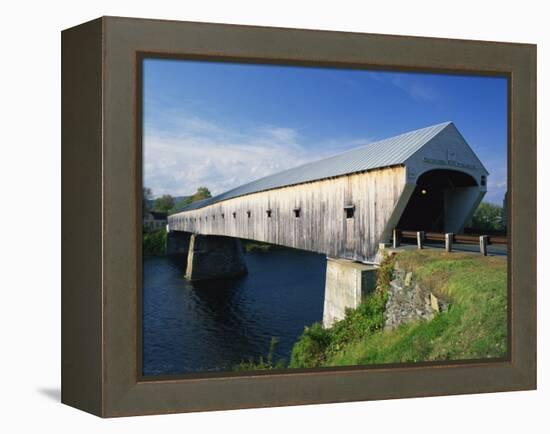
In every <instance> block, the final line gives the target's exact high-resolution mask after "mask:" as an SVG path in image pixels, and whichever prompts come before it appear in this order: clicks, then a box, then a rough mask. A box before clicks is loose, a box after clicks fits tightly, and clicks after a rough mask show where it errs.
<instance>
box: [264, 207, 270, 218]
mask: <svg viewBox="0 0 550 434" xmlns="http://www.w3.org/2000/svg"><path fill="white" fill-rule="evenodd" d="M265 213H266V214H267V218H271V210H270V209H268V210H266V211H265Z"/></svg>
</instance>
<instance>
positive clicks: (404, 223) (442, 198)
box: [397, 169, 481, 232]
mask: <svg viewBox="0 0 550 434" xmlns="http://www.w3.org/2000/svg"><path fill="white" fill-rule="evenodd" d="M478 198H479V200H480V199H481V197H480V196H479V187H478V185H477V182H476V181H475V179H474V178H472V177H471V176H470V175H467V174H466V173H463V172H459V171H457V170H443V169H436V170H430V171H428V172H426V173H424V174H422V175H421V176H420V177H419V178H418V180H417V182H416V187H415V189H414V191H413V193H412V195H411V198H410V199H409V202H408V203H407V206H406V207H405V210H404V211H403V214H402V215H401V218H400V220H399V223H398V225H397V228H398V229H401V230H414V231H426V232H459V231H460V230H461V229H462V225H463V224H464V216H465V215H470V214H471V212H473V210H474V209H475V206H477V203H478V202H479V200H478Z"/></svg>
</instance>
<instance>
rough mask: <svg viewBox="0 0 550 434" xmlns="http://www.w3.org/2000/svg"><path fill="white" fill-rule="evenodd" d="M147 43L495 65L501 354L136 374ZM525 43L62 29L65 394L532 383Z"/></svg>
mask: <svg viewBox="0 0 550 434" xmlns="http://www.w3.org/2000/svg"><path fill="white" fill-rule="evenodd" d="M147 55H154V56H156V57H159V56H165V57H173V58H187V59H214V60H220V61H224V60H232V61H239V62H251V63H274V64H291V65H312V66H320V67H323V66H331V67H339V68H370V69H373V68H374V69H389V70H400V71H401V70H403V71H431V72H444V73H462V74H468V73H470V74H482V75H483V74H486V75H494V74H497V75H503V74H504V75H506V76H507V77H508V80H509V127H508V146H509V158H508V169H509V178H508V183H509V184H508V187H509V188H508V192H509V204H510V206H509V209H508V217H507V218H508V221H509V222H510V229H511V230H510V232H509V245H510V254H509V256H508V261H509V262H508V270H509V274H508V276H509V278H508V286H509V288H508V291H509V293H508V294H509V298H508V300H509V307H508V309H509V351H508V355H509V357H507V358H506V359H505V360H487V361H464V362H461V361H452V362H446V363H418V364H410V365H403V364H400V365H386V366H368V367H366V366H356V367H352V368H349V367H342V368H328V369H316V370H285V371H269V372H252V373H217V374H209V375H207V374H193V375H188V376H185V377H181V378H180V377H167V378H154V379H147V378H143V377H142V376H141V375H140V372H141V369H140V348H141V347H140V327H139V324H140V275H141V274H140V273H141V250H140V248H141V247H140V243H141V238H140V237H141V233H140V224H141V215H140V213H141V202H140V201H141V179H140V176H141V171H140V164H141V154H140V137H141V118H140V113H141V112H140V108H139V107H140V101H139V100H138V95H139V92H138V86H139V85H140V76H139V74H140V71H141V69H140V68H139V62H140V60H141V59H142V58H143V57H144V56H147ZM536 241H537V240H536V46H534V45H529V44H516V43H500V42H481V41H465V40H451V39H436V38H422V37H404V36H389V35H374V34H357V33H343V32H331V31H311V30H298V29H281V28H268V27H252V26H236V25H224V24H206V23H192V22H175V21H161V20H146V19H130V18H117V17H103V18H99V19H97V20H94V21H90V22H88V23H85V24H82V25H79V26H76V27H73V28H71V29H67V30H64V31H63V33H62V402H63V403H65V404H68V405H71V406H74V407H76V408H79V409H82V410H84V411H87V412H90V413H93V414H96V415H98V416H102V417H113V416H128V415H143V414H158V413H174V412H187V411H202V410H222V409H236V408H250V407H268V406H282V405H298V404H313V403H328V402H344V401H357V400H371V399H389V398H404V397H416V396H433V395H449V394H465V393H481V392H496V391H511V390H529V389H534V388H536Z"/></svg>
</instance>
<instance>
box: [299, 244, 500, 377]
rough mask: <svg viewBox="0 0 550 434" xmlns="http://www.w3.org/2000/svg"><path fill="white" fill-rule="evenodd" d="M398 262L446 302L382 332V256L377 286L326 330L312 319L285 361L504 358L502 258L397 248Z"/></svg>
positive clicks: (343, 363)
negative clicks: (430, 314) (430, 315)
mask: <svg viewBox="0 0 550 434" xmlns="http://www.w3.org/2000/svg"><path fill="white" fill-rule="evenodd" d="M397 261H398V263H399V266H400V267H401V268H404V269H406V270H410V271H412V272H413V275H414V278H415V279H416V280H417V281H418V283H419V284H420V285H421V286H422V287H424V288H426V289H428V290H430V291H432V292H433V293H434V294H435V295H436V296H439V297H442V298H444V299H445V300H448V301H449V302H450V306H449V309H448V311H447V312H445V313H440V314H437V315H436V316H435V318H434V319H433V320H432V321H429V322H422V321H420V322H415V323H410V324H406V325H402V326H400V327H398V328H397V329H395V330H391V331H384V330H382V326H383V321H384V320H383V311H384V305H385V301H386V294H385V290H384V288H387V284H388V282H389V278H388V269H390V268H391V264H390V263H389V262H388V260H387V259H386V260H385V262H384V263H383V266H382V268H381V270H380V272H379V280H378V282H379V283H378V289H377V291H376V292H375V293H374V294H372V295H371V296H369V297H368V298H367V299H366V300H365V302H364V303H362V305H361V306H360V307H359V308H357V309H355V310H352V311H351V310H350V311H348V312H347V314H346V317H345V318H344V319H343V320H342V321H339V322H337V323H336V324H335V325H334V326H333V327H331V328H330V329H323V328H322V327H321V326H320V324H314V325H313V326H312V327H308V328H306V329H305V331H304V333H303V335H302V336H301V337H300V338H299V340H298V341H297V342H296V344H295V345H294V348H293V351H292V357H291V361H290V364H289V367H295V368H302V367H318V366H346V365H363V364H379V363H399V362H419V361H435V360H459V359H480V358H490V357H503V356H505V355H506V351H507V348H506V342H507V304H506V300H507V294H506V260H505V259H504V258H501V257H483V256H480V255H472V254H466V253H456V252H455V253H444V252H441V251H435V250H422V251H410V252H403V253H400V254H399V255H398V257H397Z"/></svg>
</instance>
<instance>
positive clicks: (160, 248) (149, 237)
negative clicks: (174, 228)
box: [143, 229, 166, 256]
mask: <svg viewBox="0 0 550 434" xmlns="http://www.w3.org/2000/svg"><path fill="white" fill-rule="evenodd" d="M165 254H166V230H165V229H159V230H158V231H153V232H144V233H143V255H144V256H161V255H165Z"/></svg>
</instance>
